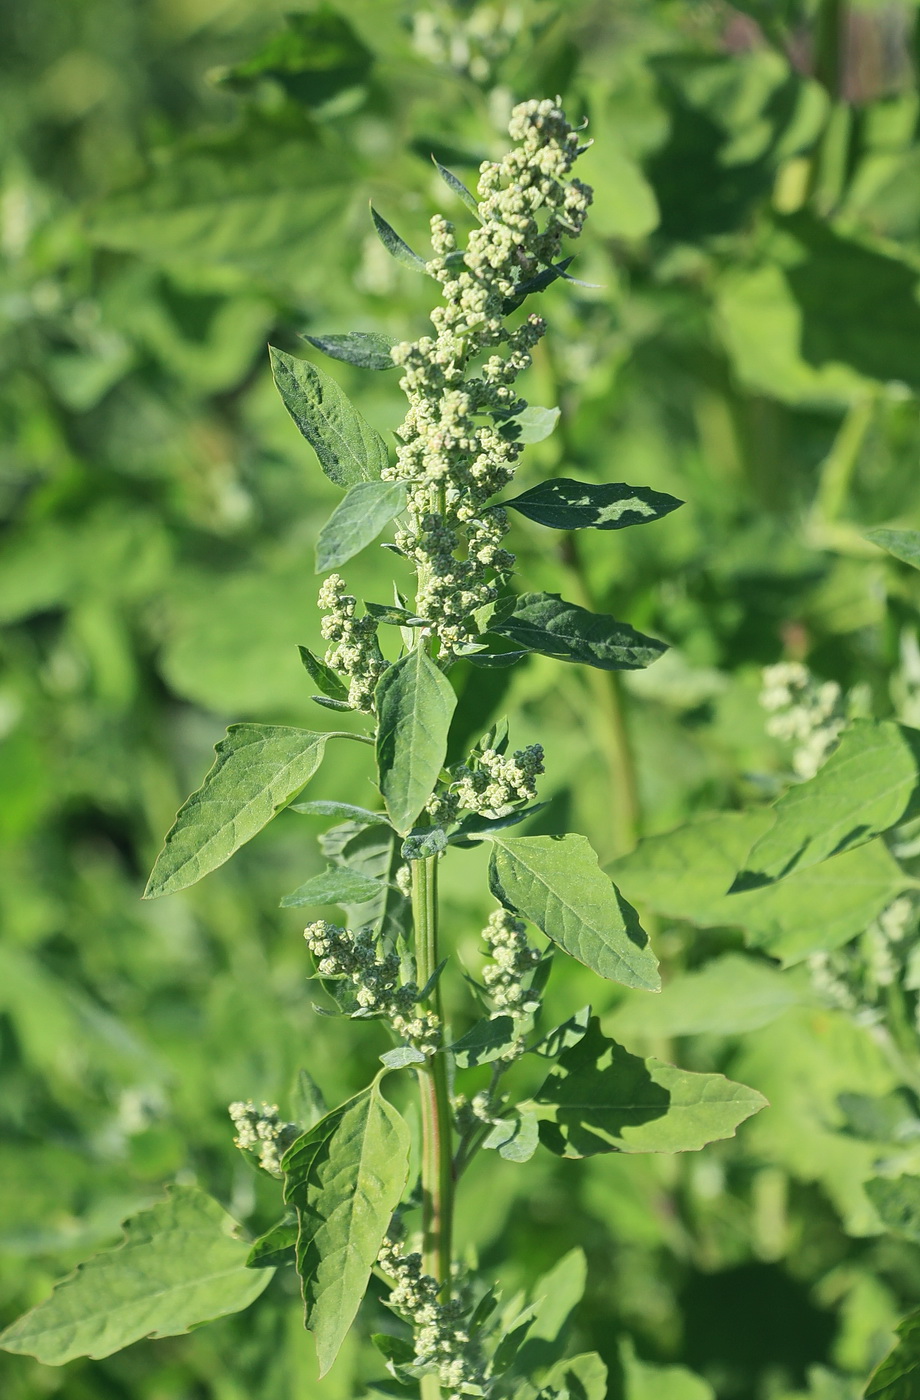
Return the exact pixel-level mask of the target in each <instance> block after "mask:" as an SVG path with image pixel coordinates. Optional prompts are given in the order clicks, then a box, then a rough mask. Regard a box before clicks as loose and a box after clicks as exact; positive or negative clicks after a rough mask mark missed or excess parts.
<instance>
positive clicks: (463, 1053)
mask: <svg viewBox="0 0 920 1400" xmlns="http://www.w3.org/2000/svg"><path fill="white" fill-rule="evenodd" d="M516 1039H517V1032H516V1030H515V1027H514V1020H513V1018H512V1017H511V1016H492V1017H486V1018H484V1019H483V1020H481V1021H477V1022H476V1024H475V1025H474V1026H471V1027H470V1029H469V1030H468V1031H467V1032H466V1034H465V1035H462V1036H461V1037H460V1039H459V1040H455V1041H454V1043H453V1045H452V1046H451V1047H450V1052H451V1054H452V1055H453V1057H454V1059H455V1060H456V1061H457V1064H458V1066H459V1067H460V1069H472V1068H473V1066H474V1065H486V1064H489V1063H490V1062H491V1061H492V1060H497V1059H498V1058H499V1057H500V1056H501V1055H503V1054H504V1053H505V1051H506V1050H508V1049H510V1048H511V1046H512V1045H513V1044H514V1042H515V1040H516Z"/></svg>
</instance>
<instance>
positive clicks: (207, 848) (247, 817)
mask: <svg viewBox="0 0 920 1400" xmlns="http://www.w3.org/2000/svg"><path fill="white" fill-rule="evenodd" d="M331 737H333V736H332V735H329V734H313V733H311V732H310V731H309V730H306V729H289V728H287V727H286V726H284V725H279V724H232V725H231V726H230V728H229V729H228V730H227V735H226V738H224V739H221V741H220V743H219V744H218V745H217V748H216V749H215V753H216V755H217V758H216V760H215V762H214V766H213V768H212V769H211V770H210V772H209V773H208V774H207V776H206V778H205V780H204V782H203V783H202V785H201V787H200V788H199V789H198V791H197V792H193V793H192V795H191V797H190V798H188V800H187V801H186V802H185V803H184V805H183V806H182V807H181V808H180V809H179V813H178V815H177V817H176V820H175V822H174V824H173V826H172V827H171V828H170V830H169V831H168V833H167V835H166V841H165V843H164V845H163V849H162V851H161V852H160V854H159V855H158V856H157V860H156V864H155V865H154V867H153V871H152V873H151V876H150V880H149V882H148V884H147V888H146V890H145V891H144V898H145V899H154V898H156V897H157V896H158V895H162V894H174V893H175V892H176V890H184V889H185V888H186V886H188V885H194V883H195V881H196V880H200V879H201V877H202V876H203V875H207V874H208V873H209V871H211V870H216V869H217V867H218V866H219V865H223V863H224V861H225V860H229V858H230V857H231V856H232V855H233V852H234V851H236V850H238V849H239V848H240V846H242V845H244V843H245V842H246V841H249V840H250V839H251V838H252V837H253V836H255V834H256V832H258V831H261V830H262V828H263V826H265V825H267V823H268V822H270V821H271V819H272V817H274V816H275V815H276V814H277V813H278V812H280V811H281V810H282V808H283V807H286V806H287V804H288V802H289V801H290V800H291V798H292V797H293V796H294V794H295V793H297V792H299V791H300V789H301V788H302V787H304V785H305V784H306V783H307V782H309V780H310V778H312V776H313V774H314V773H315V772H316V770H317V768H318V767H319V765H320V763H321V761H322V757H323V753H324V751H325V747H326V741H327V739H329V738H331ZM336 737H341V736H336ZM348 737H350V736H348Z"/></svg>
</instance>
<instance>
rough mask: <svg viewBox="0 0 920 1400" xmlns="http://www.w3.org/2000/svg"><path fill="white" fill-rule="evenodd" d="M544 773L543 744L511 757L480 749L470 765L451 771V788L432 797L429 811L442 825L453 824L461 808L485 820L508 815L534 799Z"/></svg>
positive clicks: (492, 750) (428, 806)
mask: <svg viewBox="0 0 920 1400" xmlns="http://www.w3.org/2000/svg"><path fill="white" fill-rule="evenodd" d="M542 772H544V768H543V746H542V744H528V745H527V747H526V748H524V749H518V750H517V751H516V752H515V753H514V754H512V756H511V757H510V758H506V757H505V756H504V754H502V753H500V752H499V751H498V749H481V750H479V752H478V753H475V754H474V755H473V756H472V758H471V759H470V761H469V763H462V764H458V765H457V767H456V768H453V769H452V770H451V778H452V782H451V783H450V785H449V787H447V788H446V789H444V790H442V791H440V792H436V793H435V794H434V795H433V796H432V797H430V798H429V800H428V804H427V807H426V810H427V812H428V814H429V816H431V817H432V819H433V820H434V821H435V822H437V823H439V824H441V825H446V824H447V823H448V822H450V821H453V820H454V818H455V817H456V816H457V813H458V812H459V811H460V810H461V809H463V810H465V811H468V812H475V813H477V815H479V816H484V817H503V816H507V814H508V813H509V812H511V811H513V810H514V808H515V807H519V806H522V805H523V804H524V803H526V802H532V801H533V800H534V798H535V797H536V795H537V778H538V777H539V776H540V774H541V773H542Z"/></svg>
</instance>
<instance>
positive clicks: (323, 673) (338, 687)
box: [297, 646, 350, 708]
mask: <svg viewBox="0 0 920 1400" xmlns="http://www.w3.org/2000/svg"><path fill="white" fill-rule="evenodd" d="M297 650H298V651H299V652H300V659H301V661H302V662H303V667H304V670H305V671H307V672H308V674H309V675H310V677H311V679H312V681H313V684H314V685H315V686H316V687H317V688H318V689H319V690H321V691H322V692H323V694H324V695H328V697H329V699H330V700H341V701H342V703H343V704H344V703H345V701H346V700H347V699H348V687H347V686H346V685H344V684H343V682H342V681H340V680H339V678H338V676H337V675H336V673H335V671H333V669H332V667H331V666H327V665H326V663H325V661H320V659H319V657H318V656H314V655H313V653H312V651H311V650H310V648H309V647H302V646H299V647H298V648H297ZM349 708H350V707H349Z"/></svg>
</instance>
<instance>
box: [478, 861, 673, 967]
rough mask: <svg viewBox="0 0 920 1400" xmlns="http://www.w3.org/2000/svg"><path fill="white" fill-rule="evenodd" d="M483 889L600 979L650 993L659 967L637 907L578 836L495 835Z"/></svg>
mask: <svg viewBox="0 0 920 1400" xmlns="http://www.w3.org/2000/svg"><path fill="white" fill-rule="evenodd" d="M492 843H493V845H492V859H491V861H490V864H489V888H490V889H491V891H492V893H493V894H494V895H495V897H496V898H497V899H499V900H501V902H502V904H504V905H505V907H506V908H508V909H510V910H512V912H514V913H518V914H521V915H522V916H523V917H524V918H525V919H529V920H530V921H531V923H534V924H536V926H537V928H539V929H542V931H543V932H544V933H545V934H546V936H547V938H551V939H552V940H553V942H554V943H557V944H558V945H559V947H560V948H564V949H565V951H566V952H567V953H569V954H570V956H571V957H573V958H577V959H578V961H579V962H581V963H584V964H585V966H586V967H590V968H591V970H592V971H593V972H596V973H597V974H598V976H600V977H607V978H609V979H610V980H611V981H613V982H621V983H622V984H623V985H624V986H626V987H645V988H647V989H649V990H652V991H655V990H657V989H658V987H659V986H660V985H661V984H660V980H659V977H658V970H657V969H658V963H657V960H656V958H655V955H654V954H653V952H652V950H651V948H650V947H649V945H648V936H647V935H646V933H645V932H644V930H643V929H642V928H641V926H640V924H639V919H638V916H637V914H636V911H635V909H633V907H632V905H631V904H627V902H626V900H625V899H623V897H622V895H621V894H620V892H619V890H618V889H617V888H616V886H615V885H613V884H611V882H610V880H608V878H607V876H606V875H604V874H603V872H602V871H601V869H600V867H599V866H598V863H597V856H596V855H595V854H594V851H593V850H592V849H591V847H590V845H589V844H588V842H587V840H586V839H585V837H584V836H562V837H554V836H495V837H493V838H492Z"/></svg>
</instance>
